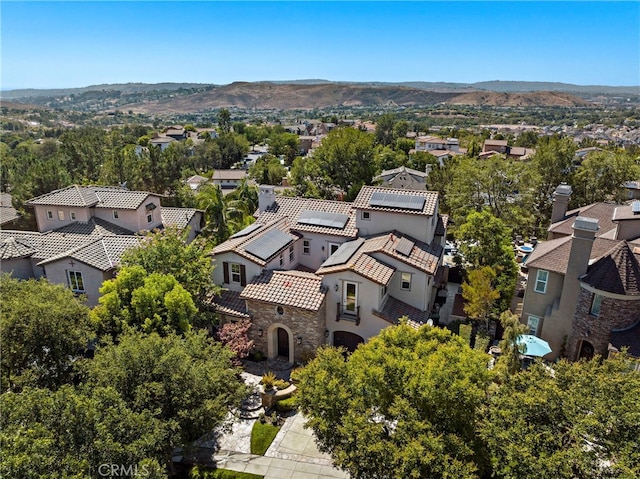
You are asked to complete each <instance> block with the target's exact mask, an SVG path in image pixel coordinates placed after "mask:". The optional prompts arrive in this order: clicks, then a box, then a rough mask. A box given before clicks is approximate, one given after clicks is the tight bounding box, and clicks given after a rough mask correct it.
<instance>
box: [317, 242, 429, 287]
mask: <svg viewBox="0 0 640 479" xmlns="http://www.w3.org/2000/svg"><path fill="white" fill-rule="evenodd" d="M356 241H362V240H361V239H360V240H356ZM348 244H349V243H345V245H343V246H344V249H346V248H348V246H347V245H348ZM403 244H408V245H409V246H410V249H409V251H406V252H407V253H408V254H403V252H402V251H403V248H402V245H403ZM343 246H341V248H343ZM441 251H442V247H441V246H439V245H428V244H426V243H423V242H421V241H417V240H415V239H413V238H411V237H410V236H407V235H402V234H400V233H398V232H396V231H393V232H391V233H384V234H382V235H377V236H373V237H371V238H368V239H366V240H365V241H363V242H362V243H361V245H360V246H359V247H358V248H357V249H355V250H354V251H353V252H352V254H351V255H346V256H344V257H343V258H342V262H340V263H337V262H336V261H333V260H332V258H333V257H334V255H340V254H342V251H341V249H338V251H336V252H335V253H334V254H333V255H332V256H330V257H329V258H328V259H327V261H325V262H324V263H323V264H322V265H321V266H320V268H319V269H318V271H316V273H317V274H320V275H324V274H331V273H336V272H340V271H353V272H354V273H356V274H358V275H360V276H362V277H364V278H367V279H369V280H371V281H373V282H375V283H378V284H381V285H386V284H388V283H389V281H390V280H391V277H392V276H393V273H394V272H395V271H396V268H395V267H393V266H391V265H389V264H387V263H385V262H384V260H383V259H382V258H380V257H379V255H380V256H387V257H388V258H393V259H395V260H398V261H400V262H402V263H405V264H407V265H409V266H412V267H414V268H416V269H418V270H420V271H423V272H425V273H427V274H431V275H435V274H436V273H437V270H438V262H439V260H440V253H441Z"/></svg>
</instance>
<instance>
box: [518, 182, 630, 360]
mask: <svg viewBox="0 0 640 479" xmlns="http://www.w3.org/2000/svg"><path fill="white" fill-rule="evenodd" d="M570 195H571V188H570V187H568V186H567V185H560V186H559V187H558V188H557V189H556V194H555V198H554V212H553V216H554V219H555V220H556V221H554V222H553V223H552V225H551V227H550V228H549V240H548V241H545V242H541V243H539V244H538V245H537V246H536V248H535V250H534V251H533V253H531V255H530V256H529V258H528V259H527V262H526V265H527V267H528V271H529V273H528V275H529V280H528V282H527V286H526V290H525V295H524V303H523V308H522V311H523V312H522V322H524V323H525V324H527V326H528V328H529V333H530V334H534V335H537V336H540V337H542V338H543V339H545V340H547V341H548V342H549V344H550V346H551V348H552V350H553V353H551V354H550V355H549V356H548V358H549V359H554V358H557V357H559V356H561V355H564V356H566V357H568V358H569V359H570V360H575V359H579V358H583V357H592V356H593V355H594V354H601V355H604V356H606V355H607V353H608V349H609V347H613V348H615V349H619V348H621V347H623V346H626V347H628V348H629V350H630V352H631V353H632V354H634V355H637V356H640V201H637V202H635V203H633V204H632V205H608V204H605V203H596V204H593V205H588V206H586V207H584V208H581V209H578V210H573V211H569V212H566V204H567V203H568V201H569V197H570ZM563 209H564V211H563ZM607 213H608V214H609V216H606V214H607ZM592 216H593V217H592Z"/></svg>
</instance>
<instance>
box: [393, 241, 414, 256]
mask: <svg viewBox="0 0 640 479" xmlns="http://www.w3.org/2000/svg"><path fill="white" fill-rule="evenodd" d="M414 245H415V243H414V242H413V241H411V240H409V239H407V238H400V241H398V244H397V245H396V252H398V253H400V254H401V255H404V256H409V255H410V254H411V250H412V249H413V247H414Z"/></svg>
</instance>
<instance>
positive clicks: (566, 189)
mask: <svg viewBox="0 0 640 479" xmlns="http://www.w3.org/2000/svg"><path fill="white" fill-rule="evenodd" d="M554 193H555V194H556V195H565V196H571V193H573V190H572V189H571V185H568V184H566V183H561V184H559V185H558V186H557V188H556V191H555V192H554Z"/></svg>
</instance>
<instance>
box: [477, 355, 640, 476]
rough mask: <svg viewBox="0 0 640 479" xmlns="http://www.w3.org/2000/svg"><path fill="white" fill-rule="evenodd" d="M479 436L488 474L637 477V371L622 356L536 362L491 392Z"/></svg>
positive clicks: (639, 470) (639, 397) (639, 462)
mask: <svg viewBox="0 0 640 479" xmlns="http://www.w3.org/2000/svg"><path fill="white" fill-rule="evenodd" d="M481 431H482V436H483V437H484V439H485V440H486V442H487V445H488V448H489V450H490V451H491V453H492V454H491V455H492V465H493V475H492V477H496V478H505V479H507V478H509V479H512V478H513V479H515V478H529V477H530V478H539V477H549V478H551V477H553V478H559V479H565V478H566V479H573V478H576V477H581V478H582V477H583V478H594V479H595V478H605V477H607V478H629V479H630V478H633V477H639V476H640V373H638V371H632V370H631V369H630V367H629V363H628V360H627V358H625V357H624V356H622V357H617V358H615V359H607V360H604V361H602V362H601V361H598V360H594V361H580V362H575V363H568V362H566V361H561V362H559V363H556V364H554V365H553V371H551V370H550V369H549V368H548V367H546V366H545V365H544V364H542V363H541V362H538V363H536V364H534V365H533V366H531V367H529V368H528V369H527V370H525V371H521V372H519V373H516V374H514V375H512V376H511V377H510V378H509V380H508V381H506V382H505V383H503V384H502V385H501V386H500V387H498V388H497V390H496V391H495V392H494V393H493V394H492V395H491V397H490V402H489V407H488V409H487V414H486V416H485V417H484V420H483V421H482V425H481Z"/></svg>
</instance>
